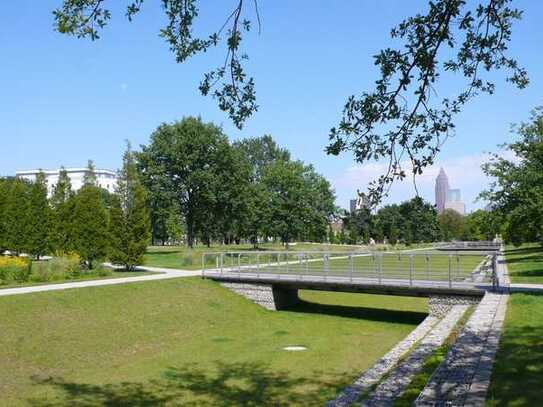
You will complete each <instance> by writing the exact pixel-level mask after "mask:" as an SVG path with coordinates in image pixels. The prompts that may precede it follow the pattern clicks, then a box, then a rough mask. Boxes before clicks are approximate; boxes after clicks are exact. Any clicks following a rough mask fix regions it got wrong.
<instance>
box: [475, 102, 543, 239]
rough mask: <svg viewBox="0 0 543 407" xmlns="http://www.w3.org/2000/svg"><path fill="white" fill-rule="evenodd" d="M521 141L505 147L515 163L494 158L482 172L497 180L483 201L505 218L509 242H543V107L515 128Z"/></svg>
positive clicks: (503, 223)
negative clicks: (527, 120) (486, 201)
mask: <svg viewBox="0 0 543 407" xmlns="http://www.w3.org/2000/svg"><path fill="white" fill-rule="evenodd" d="M516 132H517V135H518V136H519V139H518V140H517V141H515V142H513V143H510V144H505V145H504V146H503V147H505V148H506V149H507V150H509V151H510V152H512V153H513V155H514V156H515V159H507V158H504V157H502V156H500V155H498V154H494V155H493V156H492V158H491V160H490V161H489V162H488V163H486V164H485V165H483V171H484V172H485V173H486V174H487V175H488V176H490V177H493V179H494V180H495V181H494V182H493V183H492V184H491V185H490V188H489V189H488V190H487V191H485V192H483V193H482V194H481V197H482V198H484V199H486V200H488V201H490V203H491V204H492V207H493V210H494V211H495V212H496V213H498V214H499V215H500V216H501V218H502V220H503V221H502V232H503V235H504V237H505V239H506V240H508V241H510V242H512V243H515V244H520V243H522V242H529V241H540V242H543V205H542V204H541V203H542V202H543V107H540V108H537V109H535V110H534V112H533V113H532V117H531V120H530V121H529V122H527V123H522V124H521V125H520V126H517V128H516Z"/></svg>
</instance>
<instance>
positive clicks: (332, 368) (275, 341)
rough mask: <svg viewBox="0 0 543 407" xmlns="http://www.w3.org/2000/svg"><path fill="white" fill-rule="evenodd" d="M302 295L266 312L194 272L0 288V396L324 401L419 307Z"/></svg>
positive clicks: (418, 316)
mask: <svg viewBox="0 0 543 407" xmlns="http://www.w3.org/2000/svg"><path fill="white" fill-rule="evenodd" d="M301 298H302V299H303V300H304V301H303V302H302V303H301V304H300V305H299V306H297V307H295V308H293V309H291V310H290V311H284V312H271V311H266V310H264V309H262V308H260V307H258V306H257V305H255V304H253V303H251V302H249V301H248V300H246V299H244V298H243V297H241V296H238V295H235V294H233V293H231V292H229V291H228V290H225V289H224V288H222V287H220V286H219V285H218V284H216V283H214V282H211V281H207V280H201V279H199V278H184V279H175V280H167V281H154V282H146V283H134V284H128V285H122V286H105V287H91V288H85V289H80V290H67V291H62V292H49V293H39V294H31V295H24V296H15V297H5V298H0V309H1V310H2V312H1V313H0V326H2V329H1V330H0V366H2V369H1V370H0V394H2V402H3V403H6V405H42V406H53V405H54V406H57V405H60V406H63V405H65V406H72V405H85V406H93V405H118V406H121V405H213V406H216V405H219V406H230V405H253V406H257V405H258V406H261V405H322V404H323V403H324V402H325V401H326V400H328V399H331V398H333V397H334V396H335V394H336V393H337V392H338V391H339V390H340V389H341V388H343V387H344V386H346V385H348V384H350V383H351V382H352V380H353V379H354V378H355V377H357V376H358V375H359V374H360V372H361V371H363V370H364V369H366V368H368V367H370V366H371V365H372V364H373V363H374V362H375V361H376V360H377V359H378V358H379V357H381V356H382V355H383V354H384V353H386V352H387V351H388V350H389V349H390V348H392V346H394V345H395V343H397V342H398V341H399V340H400V339H402V338H403V337H405V336H406V335H407V334H408V333H409V332H410V331H411V330H412V329H413V328H414V327H415V326H416V324H418V323H419V322H420V321H421V320H422V319H423V318H424V317H425V315H426V314H425V312H426V301H425V300H424V299H421V298H402V297H393V298H391V297H387V296H377V295H361V294H343V293H327V292H310V291H303V292H301ZM288 345H303V346H306V347H307V350H306V351H302V352H287V351H284V350H283V347H285V346H288Z"/></svg>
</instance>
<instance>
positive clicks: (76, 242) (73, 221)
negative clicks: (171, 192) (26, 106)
mask: <svg viewBox="0 0 543 407" xmlns="http://www.w3.org/2000/svg"><path fill="white" fill-rule="evenodd" d="M149 231H150V222H149V215H148V209H147V197H146V191H145V189H144V188H143V186H142V184H141V183H140V182H139V177H138V174H137V170H136V163H135V159H134V153H133V152H132V151H131V150H130V148H128V149H127V151H126V153H125V155H124V159H123V168H122V170H121V171H119V178H118V188H117V192H116V193H115V194H109V193H108V192H107V191H106V190H104V189H102V188H100V187H99V186H98V185H97V182H96V175H95V173H94V167H93V165H92V162H89V166H88V169H87V172H86V173H85V176H84V179H83V186H82V188H80V189H79V190H78V191H77V193H75V192H74V191H73V190H72V187H71V183H70V178H69V177H68V174H67V172H66V171H65V170H61V171H60V174H59V179H58V182H57V183H56V184H55V186H54V188H53V190H52V193H51V196H50V197H49V198H48V194H47V184H46V180H45V176H44V174H43V173H39V174H38V175H37V177H36V179H35V180H34V181H33V182H28V181H25V180H23V179H19V178H13V179H3V180H0V251H4V250H10V251H12V252H14V253H15V254H20V253H27V254H29V255H32V256H34V257H36V258H38V259H39V258H40V257H41V256H43V255H45V254H48V253H59V254H62V253H71V252H75V253H77V254H78V255H79V256H80V257H81V259H82V261H83V262H85V264H86V265H87V266H88V267H89V268H92V267H93V265H94V263H95V262H96V261H97V260H101V259H104V258H106V257H108V258H109V259H110V260H111V261H113V262H114V263H117V264H122V265H124V266H125V267H126V268H127V269H132V268H133V267H134V266H135V265H137V264H140V263H141V261H142V256H143V254H144V253H145V249H146V247H147V244H148V243H149V240H150V239H149V238H150V232H149Z"/></svg>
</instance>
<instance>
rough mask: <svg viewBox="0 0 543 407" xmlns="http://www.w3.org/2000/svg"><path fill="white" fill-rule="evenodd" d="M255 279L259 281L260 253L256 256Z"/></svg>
mask: <svg viewBox="0 0 543 407" xmlns="http://www.w3.org/2000/svg"><path fill="white" fill-rule="evenodd" d="M256 278H258V279H260V253H259V254H257V255H256Z"/></svg>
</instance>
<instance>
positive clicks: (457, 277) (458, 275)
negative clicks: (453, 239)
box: [456, 253, 460, 280]
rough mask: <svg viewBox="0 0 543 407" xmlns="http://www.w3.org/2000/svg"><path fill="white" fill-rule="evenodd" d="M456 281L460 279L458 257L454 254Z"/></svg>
mask: <svg viewBox="0 0 543 407" xmlns="http://www.w3.org/2000/svg"><path fill="white" fill-rule="evenodd" d="M456 279H457V280H459V279H460V255H459V254H458V253H456Z"/></svg>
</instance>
